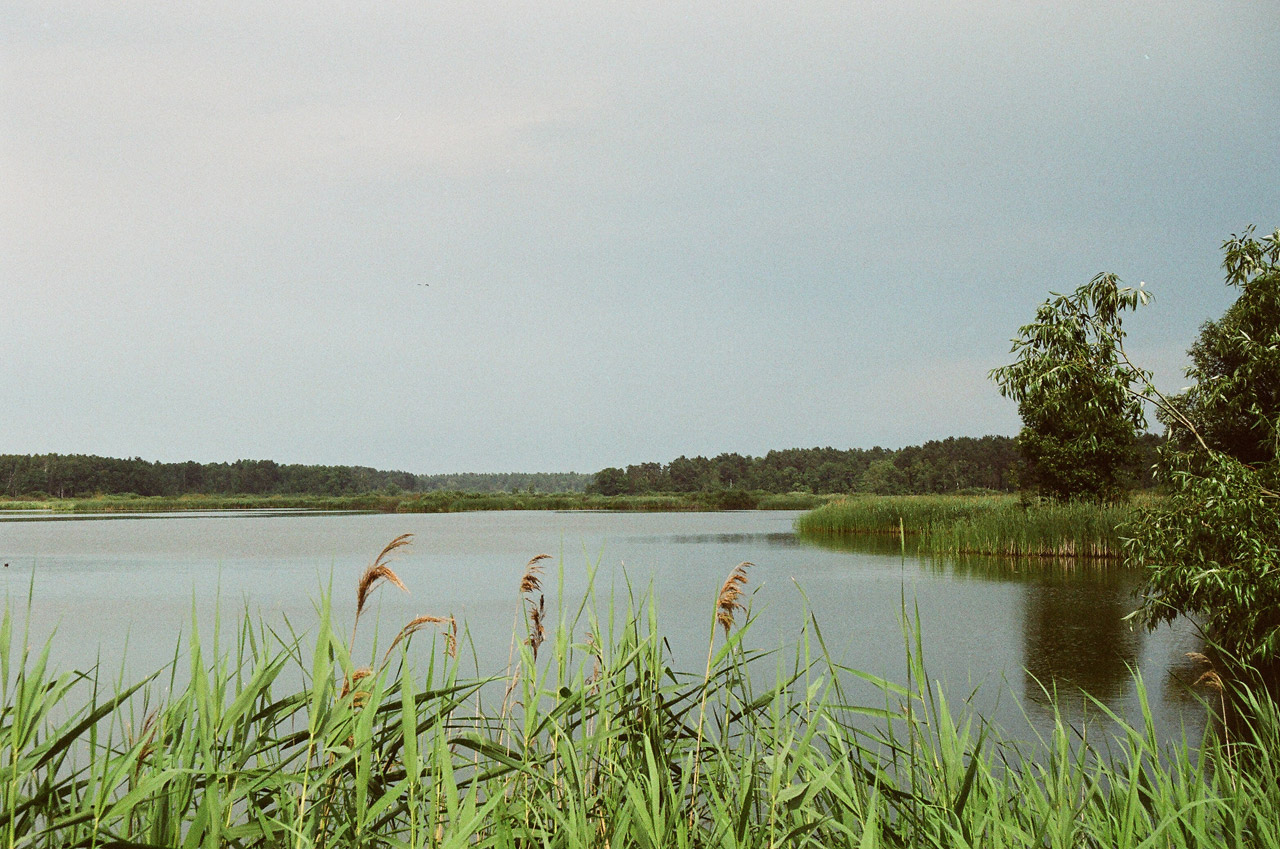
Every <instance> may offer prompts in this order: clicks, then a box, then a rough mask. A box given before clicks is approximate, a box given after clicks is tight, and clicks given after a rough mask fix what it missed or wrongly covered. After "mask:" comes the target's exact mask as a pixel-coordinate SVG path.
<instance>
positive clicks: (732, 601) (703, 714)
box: [689, 560, 755, 829]
mask: <svg viewBox="0 0 1280 849" xmlns="http://www.w3.org/2000/svg"><path fill="white" fill-rule="evenodd" d="M754 565H755V564H754V563H750V562H748V561H746V560H744V561H742V562H741V563H739V564H738V565H737V566H734V567H733V569H732V570H731V571H730V572H729V577H727V578H725V579H724V583H723V584H721V585H720V593H719V594H718V595H717V596H716V614H715V617H714V618H713V619H712V620H711V636H710V637H709V638H708V639H707V671H706V674H705V675H704V676H703V678H702V698H701V699H700V700H699V702H700V704H699V706H698V741H697V743H695V744H694V756H693V792H692V793H691V794H690V798H691V799H693V798H697V795H698V773H699V771H700V769H701V766H702V730H703V726H704V724H705V723H706V719H707V695H708V692H709V690H710V686H709V685H710V683H711V660H712V657H713V656H714V650H715V644H716V624H717V623H718V624H719V625H720V626H721V627H722V628H724V636H725V638H726V639H728V637H729V630H730V629H731V628H733V624H734V623H733V614H734V613H735V612H736V611H738V610H742V611H745V610H746V609H747V608H746V607H745V606H744V605H743V604H742V601H741V600H740V599H741V598H742V588H743V587H745V586H746V585H747V570H748V569H750V568H751V567H752V566H754ZM696 816H697V809H696V807H695V806H693V805H690V806H689V828H690V829H692V828H693V824H694V820H695V818H696Z"/></svg>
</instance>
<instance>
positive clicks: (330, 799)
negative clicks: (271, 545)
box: [0, 557, 1280, 849]
mask: <svg viewBox="0 0 1280 849" xmlns="http://www.w3.org/2000/svg"><path fill="white" fill-rule="evenodd" d="M540 560H541V559H539V560H538V561H537V562H540ZM374 564H375V565H378V564H382V565H385V560H383V559H382V558H381V557H380V558H379V559H376V560H375V561H374ZM561 568H562V569H563V566H562V567H561ZM745 568H746V567H740V568H739V569H737V570H734V571H733V572H731V573H730V578H729V579H728V580H726V582H725V584H724V585H722V586H721V587H720V589H719V591H718V592H717V591H716V588H715V587H707V588H705V592H706V593H707V610H706V615H707V623H708V626H709V628H710V641H709V653H708V654H709V660H708V662H707V665H706V671H705V674H703V673H702V671H701V670H699V672H697V673H693V674H688V673H683V672H681V671H679V670H676V669H673V668H672V665H671V661H670V652H669V649H668V647H667V644H666V641H665V640H664V639H663V637H662V635H661V633H660V632H659V631H658V628H657V609H656V605H655V603H654V601H653V599H652V597H651V596H650V597H642V598H640V599H636V598H635V597H634V596H630V595H629V596H628V599H627V601H626V607H625V609H622V608H617V607H615V606H613V605H609V606H607V607H605V608H604V609H601V610H599V611H598V609H597V608H598V605H597V604H596V603H595V595H594V590H588V593H587V596H586V597H585V598H584V599H583V600H582V601H581V602H580V603H579V604H578V605H576V607H574V606H570V607H565V606H564V605H563V604H559V605H558V606H557V609H554V610H551V611H548V612H546V613H545V616H546V619H545V620H544V621H542V623H541V624H540V627H542V628H544V629H545V635H544V637H543V638H544V639H545V643H542V646H543V650H542V652H541V654H540V655H539V656H538V658H537V659H536V660H535V656H534V651H533V646H531V645H530V643H529V642H528V641H527V640H526V639H524V637H527V636H529V634H527V633H524V634H520V633H518V634H516V635H514V636H513V645H514V646H515V648H514V649H513V655H514V657H513V662H512V667H513V668H512V671H511V674H512V675H513V676H514V685H515V686H514V690H513V696H514V697H513V700H512V702H511V703H510V704H509V705H508V704H507V703H506V702H505V700H504V704H503V706H502V707H501V708H499V709H493V708H490V707H487V706H486V703H485V699H486V695H485V694H486V692H488V690H487V686H488V685H489V684H490V683H498V684H499V689H500V690H501V689H502V686H501V680H502V679H501V678H494V679H485V678H481V677H475V676H472V677H467V676H464V675H462V674H461V672H460V663H459V661H458V660H457V659H456V657H455V656H454V655H453V654H451V653H450V652H449V651H448V650H447V649H448V645H447V640H446V639H444V638H443V636H442V635H439V634H432V635H431V636H432V640H431V641H430V642H429V643H428V642H425V641H420V642H416V643H415V640H414V636H415V635H414V633H413V631H410V632H409V633H407V634H404V633H403V631H402V635H403V638H402V639H399V640H397V642H396V643H395V644H394V645H393V646H392V649H394V650H395V651H392V652H389V655H390V659H389V660H388V661H387V662H384V663H381V664H378V665H376V666H375V665H374V664H373V663H372V662H370V663H369V665H368V667H363V666H361V665H360V664H359V661H358V660H357V659H356V658H353V657H352V655H351V653H350V651H349V648H348V643H347V642H346V641H344V640H343V639H342V638H341V637H340V636H339V634H338V633H337V632H336V631H335V629H334V627H333V622H332V616H331V610H332V608H333V606H334V605H337V604H341V605H342V607H343V608H345V609H348V610H350V609H353V607H354V605H352V602H351V601H347V600H344V599H337V600H334V601H333V602H332V603H331V601H330V599H329V598H325V599H323V600H322V602H321V603H320V604H319V606H318V608H317V621H316V623H315V624H314V625H313V626H312V627H311V628H310V629H308V631H307V633H306V634H305V635H299V634H296V633H294V632H292V631H286V632H280V631H277V630H275V629H273V628H271V627H268V626H267V625H266V624H264V623H262V622H252V621H250V620H247V619H246V620H244V621H242V623H241V624H240V626H239V628H238V630H236V631H235V632H234V634H232V635H231V637H230V643H229V645H227V644H223V642H220V640H221V639H222V638H221V636H220V635H219V633H218V631H217V630H216V629H215V632H214V639H213V641H212V642H211V643H209V644H206V643H204V642H202V641H201V638H200V635H199V632H198V630H197V629H196V628H195V623H193V627H192V632H191V636H190V638H189V642H188V643H187V645H186V647H185V650H184V651H183V652H182V653H181V656H180V655H179V653H175V661H174V663H173V665H172V666H171V667H169V668H167V669H165V670H162V671H161V672H160V673H157V675H156V676H153V677H152V678H151V679H147V680H144V681H142V682H138V683H135V684H130V685H127V686H124V685H121V684H115V685H113V684H111V683H110V682H109V681H108V680H105V679H104V678H103V677H102V675H101V674H100V671H99V670H89V671H87V672H85V673H58V672H56V671H54V670H53V669H52V668H51V666H50V663H49V657H50V646H49V645H44V646H41V647H34V648H28V647H27V645H26V638H25V635H23V634H17V633H15V618H14V617H13V616H12V615H11V614H10V613H9V612H8V611H7V610H6V612H5V616H4V619H3V624H2V625H0V678H2V679H3V681H2V682H0V683H2V693H0V696H2V705H3V708H2V710H3V713H2V721H0V832H2V833H3V834H4V835H5V842H6V845H8V846H18V847H28V846H31V847H54V846H57V847H64V846H101V847H108V846H119V847H146V846H166V847H167V846H191V847H195V846H207V847H213V846H229V847H250V846H253V847H264V846H265V847H320V846H324V847H356V846H361V847H402V846H414V847H417V846H451V847H452V846H457V847H461V846H481V847H490V846H492V847H499V846H519V847H535V846H537V847H609V849H621V847H646V848H647V849H658V847H701V846H724V847H775V846H814V847H819V846H821V847H828V846H857V847H879V846H893V847H902V846H911V847H916V846H938V847H941V846H948V847H954V846H990V847H1004V846H1009V847H1025V846H1046V847H1078V846H1107V847H1138V846H1143V847H1146V846H1161V847H1191V846H1195V847H1212V846H1274V845H1277V844H1278V843H1280V775H1278V774H1277V769H1280V766H1278V765H1280V720H1278V718H1277V715H1276V708H1275V704H1274V702H1273V701H1272V700H1271V699H1270V697H1269V696H1267V695H1266V694H1265V693H1262V692H1257V691H1249V690H1246V691H1244V692H1243V697H1245V698H1248V699H1251V700H1252V712H1251V721H1250V722H1249V723H1248V724H1245V725H1243V726H1242V727H1241V728H1239V729H1238V730H1234V731H1233V735H1232V740H1231V743H1230V745H1231V750H1230V757H1228V756H1226V749H1225V747H1224V746H1223V745H1221V744H1219V743H1218V742H1216V741H1215V740H1214V739H1212V738H1211V739H1209V740H1207V741H1206V742H1205V744H1204V745H1203V747H1198V746H1196V745H1192V743H1198V742H1199V741H1190V742H1189V741H1186V740H1179V741H1173V742H1172V743H1169V744H1166V743H1164V742H1162V741H1160V740H1159V739H1158V738H1157V735H1156V731H1155V726H1154V723H1153V722H1152V719H1151V714H1150V711H1149V710H1148V709H1146V702H1145V698H1144V699H1143V706H1144V710H1143V718H1142V720H1141V721H1139V722H1138V723H1137V724H1134V725H1130V724H1126V723H1125V722H1124V721H1122V720H1121V719H1120V718H1119V717H1115V716H1112V717H1111V719H1112V725H1111V727H1110V733H1109V734H1108V735H1106V737H1105V738H1091V739H1080V738H1079V737H1078V736H1077V734H1076V732H1075V731H1074V730H1073V729H1072V728H1071V727H1070V726H1069V725H1068V724H1067V723H1066V722H1065V721H1063V720H1062V719H1061V718H1059V719H1058V721H1057V723H1056V724H1055V725H1054V727H1053V729H1052V731H1051V733H1049V734H1048V735H1047V736H1046V737H1044V738H1042V739H1037V740H1032V741H1030V742H1017V741H1012V740H1007V739H1005V738H1003V737H1002V736H1001V733H1000V732H999V730H998V729H995V728H993V727H992V726H991V725H989V724H988V723H987V722H985V721H984V720H983V719H982V718H981V717H980V716H977V715H975V714H974V713H972V712H971V711H970V710H969V708H968V707H967V705H966V704H965V703H964V702H955V701H953V700H952V699H951V698H950V697H949V695H948V694H946V693H944V692H942V691H941V690H939V689H937V688H936V687H935V685H934V684H933V683H932V679H931V678H930V676H929V675H928V673H927V671H926V668H925V665H924V662H923V659H922V651H921V646H920V642H919V639H918V636H916V635H918V630H913V629H912V628H911V627H906V628H904V633H905V634H906V635H907V636H906V637H905V639H904V643H903V651H904V652H905V653H906V655H907V658H908V668H909V670H910V672H909V675H908V677H907V681H906V682H905V683H895V682H890V681H886V680H882V679H878V678H875V677H873V676H870V675H866V674H865V673H861V672H857V671H854V670H850V669H845V668H843V667H841V666H839V665H838V664H836V663H835V662H833V661H832V659H831V657H830V655H829V653H828V652H827V651H826V647H825V642H824V637H823V634H822V631H821V629H820V628H819V626H818V623H816V622H814V621H812V620H811V621H809V622H806V623H803V624H802V625H800V626H798V633H797V638H796V648H795V650H794V652H793V653H788V654H787V655H786V656H785V657H784V656H783V655H782V654H780V653H774V654H772V655H768V656H766V655H763V654H761V653H759V652H756V651H754V650H752V649H750V648H749V647H748V646H747V637H748V636H749V634H750V631H751V623H752V619H751V617H750V614H749V611H746V610H744V609H743V607H742V598H743V596H742V592H743V590H744V586H743V584H744V583H745V574H746V573H745V571H744V570H745ZM735 575H736V576H738V578H737V579H735V577H734V576H735ZM528 576H529V573H528V569H527V568H526V573H525V575H524V576H522V578H528ZM533 577H535V578H537V579H538V585H537V586H533V585H532V584H531V583H529V582H527V581H523V580H522V585H521V586H520V587H519V588H520V589H521V590H522V592H521V594H520V596H519V598H520V603H521V606H522V608H523V607H524V605H525V602H526V600H527V598H528V596H529V595H530V594H531V593H532V592H535V591H537V592H539V594H541V576H540V574H539V573H536V572H535V573H533ZM386 580H387V579H384V580H383V581H380V582H377V583H376V584H375V583H371V584H370V585H369V586H368V587H366V588H365V590H366V593H365V600H367V597H368V593H371V592H377V591H379V590H378V585H385V583H386ZM515 589H517V587H516V586H514V585H513V590H515ZM538 606H539V608H540V610H541V608H542V603H541V601H540V602H539V605H538ZM726 612H727V613H728V616H722V615H721V614H724V613H726ZM733 614H743V616H741V617H735V616H734V615H733ZM726 619H727V620H728V621H727V622H726V621H725V620H726ZM517 621H519V620H517ZM410 624H412V622H411V623H410ZM408 627H409V626H406V628H408ZM531 627H532V625H531V623H528V622H526V623H525V625H524V626H523V628H524V630H525V631H527V630H528V629H529V628H531ZM426 633H430V632H422V634H426ZM422 634H420V635H419V636H421V635H422ZM517 637H519V639H517ZM375 651H376V649H375ZM375 657H376V655H375ZM371 661H372V658H371ZM770 663H772V664H774V665H776V667H777V669H778V672H777V674H776V677H774V678H773V679H772V680H770V681H768V682H767V683H765V682H764V681H762V677H761V676H760V675H759V674H757V673H756V672H755V670H759V669H761V668H762V666H764V665H767V664H770ZM180 665H184V666H185V667H186V669H187V670H188V672H189V674H188V676H187V680H186V682H185V683H179V675H178V674H177V672H178V667H179V666H180ZM748 670H752V672H751V673H749V672H748ZM851 678H857V679H860V680H863V681H870V682H871V683H873V684H874V685H875V687H876V688H877V692H878V693H879V696H878V697H877V698H876V700H875V702H874V703H872V704H853V703H851V702H850V700H849V698H848V697H847V695H846V693H845V690H844V684H843V682H847V681H849V680H850V679H851ZM291 679H296V680H301V681H302V686H301V687H297V686H287V685H286V684H284V683H282V682H286V681H289V680H291ZM164 681H167V682H168V689H167V690H165V689H163V688H161V687H159V686H158V685H159V684H160V683H162V682H164ZM1135 686H1136V687H1137V688H1138V692H1139V694H1141V693H1143V692H1144V690H1143V689H1142V682H1141V680H1135ZM1207 709H1209V710H1212V707H1209V708H1207ZM1098 710H1099V711H1103V712H1105V711H1106V708H1105V707H1103V706H1101V705H1098Z"/></svg>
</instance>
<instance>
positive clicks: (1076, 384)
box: [989, 274, 1151, 500]
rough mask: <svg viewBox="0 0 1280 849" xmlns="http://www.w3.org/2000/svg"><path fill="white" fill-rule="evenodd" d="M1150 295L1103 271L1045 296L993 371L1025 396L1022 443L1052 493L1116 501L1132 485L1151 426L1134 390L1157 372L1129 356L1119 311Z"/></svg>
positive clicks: (1035, 474)
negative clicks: (1065, 291)
mask: <svg viewBox="0 0 1280 849" xmlns="http://www.w3.org/2000/svg"><path fill="white" fill-rule="evenodd" d="M1150 300H1151V296H1150V294H1149V293H1148V292H1146V290H1145V289H1143V288H1141V287H1140V288H1137V289H1134V288H1130V287H1123V286H1121V285H1120V280H1119V278H1117V277H1116V276H1115V275H1114V274H1099V275H1097V276H1095V277H1094V278H1093V279H1092V280H1090V281H1089V282H1088V283H1087V284H1085V285H1084V286H1081V287H1080V288H1079V289H1077V290H1076V291H1075V293H1074V294H1072V295H1055V296H1054V297H1052V298H1050V299H1049V300H1047V301H1045V303H1044V304H1042V305H1041V306H1040V308H1039V309H1038V310H1037V311H1036V320H1035V321H1034V322H1033V323H1031V324H1027V325H1024V326H1023V327H1022V328H1020V329H1019V331H1018V334H1019V335H1018V337H1017V338H1016V339H1014V340H1013V347H1012V348H1011V349H1010V353H1013V354H1016V355H1017V359H1016V360H1015V361H1014V362H1013V363H1010V364H1009V365H1007V366H1001V367H1000V368H997V369H993V370H992V371H991V372H990V375H989V376H990V378H991V379H992V380H994V381H995V382H996V384H997V385H998V386H999V387H1000V393H1001V394H1002V395H1004V396H1005V397H1007V398H1012V399H1013V400H1015V401H1017V402H1018V413H1019V414H1020V415H1021V416H1022V422H1023V429H1022V432H1021V434H1020V435H1019V447H1020V448H1021V450H1022V453H1023V456H1024V458H1025V459H1026V460H1027V462H1028V463H1029V465H1030V467H1031V478H1032V480H1031V483H1033V484H1034V485H1036V486H1037V487H1038V488H1039V489H1040V490H1041V491H1042V492H1043V493H1044V494H1046V495H1049V496H1051V497H1053V498H1058V499H1063V500H1065V499H1071V498H1095V499H1106V500H1110V499H1114V498H1116V497H1118V496H1119V495H1120V494H1121V492H1122V491H1123V490H1124V488H1125V484H1126V480H1125V472H1126V470H1127V468H1128V467H1129V466H1130V465H1131V464H1132V460H1133V457H1134V455H1135V449H1134V440H1135V437H1136V435H1137V431H1138V430H1139V429H1141V428H1143V427H1145V425H1146V419H1145V417H1144V415H1143V409H1142V404H1141V402H1140V400H1139V397H1140V396H1139V394H1138V393H1137V392H1136V391H1135V390H1134V388H1133V387H1134V386H1135V385H1145V384H1147V383H1149V382H1150V379H1151V375H1150V373H1148V372H1146V371H1144V370H1142V369H1139V368H1137V367H1135V366H1134V365H1133V364H1132V363H1130V362H1129V360H1128V358H1127V357H1126V356H1124V348H1123V340H1124V330H1123V328H1122V326H1121V314H1122V313H1123V312H1125V311H1129V310H1135V309H1137V308H1138V306H1140V305H1142V304H1146V303H1148V302H1149V301H1150Z"/></svg>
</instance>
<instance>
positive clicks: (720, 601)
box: [716, 560, 755, 637]
mask: <svg viewBox="0 0 1280 849" xmlns="http://www.w3.org/2000/svg"><path fill="white" fill-rule="evenodd" d="M754 565H755V564H754V563H748V562H747V561H745V560H744V561H742V562H741V563H739V564H738V565H737V566H735V567H733V571H732V572H730V573H729V577H727V578H725V579H724V583H723V584H721V585H720V595H719V596H718V597H717V599H716V621H717V622H719V623H720V626H721V627H723V628H724V635H725V636H726V637H728V636H729V630H730V629H731V628H733V614H734V611H736V610H743V611H745V610H746V607H744V606H743V604H742V602H741V601H739V599H741V598H742V588H743V587H744V586H746V584H747V569H749V568H751V567H752V566H754Z"/></svg>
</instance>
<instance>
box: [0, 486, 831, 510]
mask: <svg viewBox="0 0 1280 849" xmlns="http://www.w3.org/2000/svg"><path fill="white" fill-rule="evenodd" d="M835 497H836V496H832V495H813V494H811V493H807V492H791V493H769V492H758V491H756V492H752V491H745V490H717V491H711V492H688V493H648V494H645V495H594V494H590V495H589V494H586V493H581V492H565V493H538V492H534V493H504V492H427V493H406V494H399V495H390V494H383V493H366V494H363V495H348V496H317V495H183V496H160V495H151V496H143V495H98V496H92V497H87V498H39V499H31V498H28V499H15V500H0V515H3V513H4V512H16V511H39V512H42V513H49V514H67V513H167V512H178V511H208V510H318V511H352V512H375V513H465V512H472V511H485V510H599V511H634V512H698V511H712V510H808V509H812V508H813V507H817V506H820V505H822V504H825V503H826V502H828V501H830V500H832V499H833V498H835Z"/></svg>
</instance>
